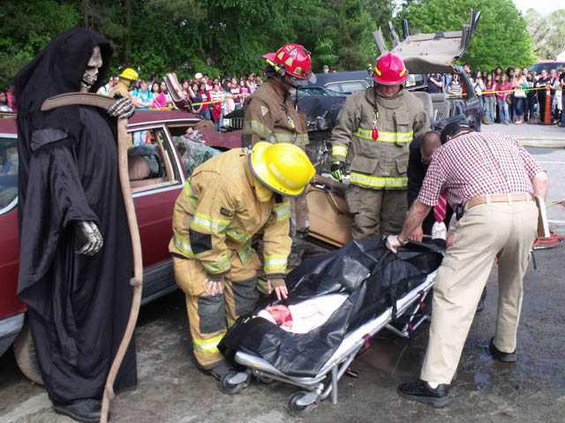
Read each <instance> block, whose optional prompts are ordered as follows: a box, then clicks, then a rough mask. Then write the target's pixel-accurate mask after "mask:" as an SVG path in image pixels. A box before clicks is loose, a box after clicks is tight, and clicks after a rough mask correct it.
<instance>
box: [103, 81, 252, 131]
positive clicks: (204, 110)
mask: <svg viewBox="0 0 565 423" xmlns="http://www.w3.org/2000/svg"><path fill="white" fill-rule="evenodd" d="M117 82H118V77H117V76H114V77H112V78H110V81H109V82H108V84H106V85H104V86H103V87H102V88H100V90H99V93H101V94H107V93H108V92H110V90H111V88H112V87H113V86H114V85H115V84H116V83H117ZM261 82H262V80H261V78H260V77H258V76H256V75H255V74H253V73H252V74H249V75H246V76H244V77H241V78H236V77H226V78H210V77H208V76H207V75H203V74H202V73H200V72H198V73H196V74H195V75H194V77H193V78H189V79H185V80H182V81H181V87H182V93H183V95H184V97H185V98H186V100H188V101H189V102H190V104H191V108H192V112H193V113H196V114H199V115H200V116H202V117H203V118H205V119H208V120H212V121H213V122H214V124H215V125H216V126H219V123H220V121H221V118H222V116H224V115H226V114H228V113H231V112H232V111H234V110H236V109H239V108H241V107H242V106H243V103H244V101H245V98H246V97H247V96H249V95H251V94H252V93H253V92H255V90H256V89H257V87H258V86H259V85H261ZM130 94H131V97H132V100H133V102H134V104H135V106H136V108H137V109H139V110H147V109H154V110H169V109H172V108H174V104H173V101H172V99H171V96H170V95H169V92H168V90H167V86H166V84H165V82H164V81H162V80H159V79H157V78H151V79H150V80H149V81H145V80H139V81H136V82H135V83H134V84H132V86H131V87H130Z"/></svg>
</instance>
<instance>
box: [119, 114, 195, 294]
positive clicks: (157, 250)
mask: <svg viewBox="0 0 565 423" xmlns="http://www.w3.org/2000/svg"><path fill="white" fill-rule="evenodd" d="M129 134H130V137H131V142H132V147H130V149H129V150H128V162H129V163H128V171H129V176H130V186H131V190H132V194H133V198H134V203H135V210H136V215H137V221H138V225H139V233H140V237H141V247H142V254H143V267H144V289H143V298H144V303H145V302H149V301H150V300H151V299H153V298H155V297H156V296H160V295H162V294H164V293H166V292H169V291H172V290H174V289H176V286H175V283H174V277H173V271H172V266H171V255H170V254H169V251H168V244H169V241H170V239H171V236H172V215H173V208H174V204H175V201H176V199H177V197H178V195H179V193H180V192H181V190H182V187H183V185H184V181H185V177H184V174H183V172H182V171H181V166H180V162H179V158H178V157H177V154H176V151H175V149H174V147H173V145H172V142H171V138H170V135H169V132H168V131H167V129H166V127H165V125H164V124H161V125H152V126H136V127H135V128H130V130H129Z"/></svg>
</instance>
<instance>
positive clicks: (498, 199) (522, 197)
mask: <svg viewBox="0 0 565 423" xmlns="http://www.w3.org/2000/svg"><path fill="white" fill-rule="evenodd" d="M520 201H533V198H532V195H531V194H526V193H521V194H487V195H480V196H478V197H475V198H472V199H470V200H469V201H467V209H470V208H471V207H475V206H478V205H480V204H485V203H518V202H520Z"/></svg>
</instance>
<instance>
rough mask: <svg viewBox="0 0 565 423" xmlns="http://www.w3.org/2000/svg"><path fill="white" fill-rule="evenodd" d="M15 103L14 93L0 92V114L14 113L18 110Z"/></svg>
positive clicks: (9, 91)
mask: <svg viewBox="0 0 565 423" xmlns="http://www.w3.org/2000/svg"><path fill="white" fill-rule="evenodd" d="M14 102H15V99H14V93H13V92H12V91H11V90H8V91H0V112H13V111H14V110H16V107H15V105H14Z"/></svg>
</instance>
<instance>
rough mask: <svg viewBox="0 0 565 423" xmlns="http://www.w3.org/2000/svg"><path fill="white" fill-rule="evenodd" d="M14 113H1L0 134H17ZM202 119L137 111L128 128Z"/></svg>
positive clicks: (172, 112) (177, 113) (173, 112)
mask: <svg viewBox="0 0 565 423" xmlns="http://www.w3.org/2000/svg"><path fill="white" fill-rule="evenodd" d="M16 116H17V115H16V114H15V113H1V114H0V133H2V134H17V133H18V128H17V125H16ZM200 120H202V118H201V117H200V116H198V115H195V114H193V113H189V112H184V111H180V110H169V111H161V110H138V111H136V112H135V114H134V115H133V116H132V117H131V118H130V119H129V126H130V127H131V126H134V127H135V126H138V125H144V124H148V123H153V124H154V123H161V122H169V123H170V122H179V123H185V122H186V123H196V122H198V121H200Z"/></svg>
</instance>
